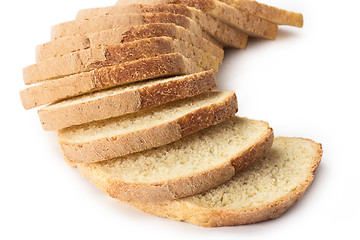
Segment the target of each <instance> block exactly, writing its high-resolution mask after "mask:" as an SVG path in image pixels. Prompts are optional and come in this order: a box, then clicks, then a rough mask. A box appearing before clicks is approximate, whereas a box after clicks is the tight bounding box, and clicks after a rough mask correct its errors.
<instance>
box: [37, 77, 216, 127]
mask: <svg viewBox="0 0 360 240" xmlns="http://www.w3.org/2000/svg"><path fill="white" fill-rule="evenodd" d="M215 87H216V80H215V74H214V72H213V71H207V72H201V73H197V74H193V75H188V76H184V77H180V78H179V77H177V78H174V79H173V80H171V81H167V82H159V83H157V84H155V85H148V86H144V87H141V88H140V87H139V88H136V89H132V90H129V91H125V92H119V93H117V94H112V95H105V96H102V97H101V98H97V99H91V100H87V101H85V102H84V101H81V102H76V103H73V104H71V105H65V106H61V107H51V106H50V107H44V108H42V109H40V110H39V111H38V114H39V117H40V121H41V124H42V126H43V128H44V130H47V131H54V130H59V129H62V128H66V127H70V126H73V125H80V124H83V123H88V122H92V121H97V120H102V119H107V118H112V117H117V116H121V115H124V114H128V113H133V112H137V111H140V110H143V109H147V108H151V107H154V106H158V105H161V104H165V103H168V102H171V101H174V100H177V99H182V98H186V97H191V96H195V95H197V94H200V93H202V92H205V91H208V90H211V89H213V88H215ZM90 96H91V95H90Z"/></svg>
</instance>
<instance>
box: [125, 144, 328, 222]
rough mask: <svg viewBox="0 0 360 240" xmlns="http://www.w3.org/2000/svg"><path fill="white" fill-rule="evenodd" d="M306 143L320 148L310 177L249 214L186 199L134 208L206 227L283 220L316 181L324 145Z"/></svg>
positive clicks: (150, 203)
mask: <svg viewBox="0 0 360 240" xmlns="http://www.w3.org/2000/svg"><path fill="white" fill-rule="evenodd" d="M301 139H302V138H301ZM306 140H307V141H309V142H311V144H313V145H314V147H315V148H316V153H315V154H314V157H313V166H312V168H311V169H309V175H308V177H307V178H306V180H305V181H304V182H303V183H301V184H300V185H299V186H298V187H297V188H296V190H295V191H293V192H291V193H289V194H288V195H286V196H283V197H282V198H280V199H278V200H276V201H275V202H273V203H271V204H268V205H265V206H260V207H254V208H249V209H246V210H242V209H215V208H205V207H200V206H198V205H196V204H194V203H191V202H188V201H186V199H184V200H181V199H179V200H173V201H163V202H155V203H152V202H148V203H137V202H132V203H130V204H131V205H133V206H134V207H136V208H139V209H141V210H143V211H144V212H147V213H151V214H153V215H157V216H160V217H167V218H170V219H173V220H176V221H186V222H189V223H192V224H196V225H200V226H203V227H221V226H234V225H243V224H251V223H256V222H261V221H266V220H270V219H274V218H277V217H280V216H281V215H282V214H283V213H284V212H285V211H286V210H288V209H289V208H290V207H292V206H293V205H294V204H295V203H296V202H298V201H299V200H300V199H301V198H302V196H303V195H304V193H305V192H306V190H307V189H308V188H309V186H310V185H311V182H312V181H313V179H314V174H313V173H314V171H315V170H316V168H317V166H318V165H319V163H320V161H321V157H322V148H321V144H318V143H315V142H314V141H312V140H309V139H306Z"/></svg>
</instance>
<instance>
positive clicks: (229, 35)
mask: <svg viewBox="0 0 360 240" xmlns="http://www.w3.org/2000/svg"><path fill="white" fill-rule="evenodd" d="M144 3H145V4H134V3H132V2H124V3H122V4H121V5H116V6H111V7H104V8H92V9H84V10H81V11H79V12H78V14H77V16H76V19H78V20H81V19H91V18H93V17H97V16H106V15H122V14H123V13H161V12H163V13H173V14H180V15H184V16H186V17H188V18H190V19H192V20H194V21H195V22H197V23H198V24H199V25H200V26H201V28H202V29H203V30H204V31H205V32H207V33H208V34H209V35H210V36H212V37H213V38H214V39H215V40H217V41H218V42H219V43H221V44H222V45H223V46H226V47H235V48H240V49H245V48H246V45H247V39H248V36H247V34H245V33H243V32H242V31H239V30H238V29H236V28H233V27H231V26H229V25H227V24H225V23H223V22H222V21H220V20H218V19H217V18H214V17H212V16H210V15H207V14H205V13H203V12H202V11H200V10H198V9H196V8H193V7H188V6H185V5H183V4H176V5H175V4H151V5H147V3H148V2H144Z"/></svg>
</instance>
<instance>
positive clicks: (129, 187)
mask: <svg viewBox="0 0 360 240" xmlns="http://www.w3.org/2000/svg"><path fill="white" fill-rule="evenodd" d="M272 140H273V131H272V129H271V128H270V127H269V125H268V124H267V123H265V122H261V121H255V120H249V119H245V118H238V117H233V118H231V119H229V120H227V121H225V122H223V123H220V124H218V125H215V126H212V127H209V128H207V129H204V130H202V131H200V132H196V133H194V134H192V135H190V136H187V137H185V138H183V139H181V140H179V141H176V142H174V143H171V144H169V145H165V146H162V147H159V148H156V149H151V150H147V151H144V152H141V153H136V154H132V155H129V156H126V157H122V158H117V159H114V160H110V161H105V162H101V163H93V164H77V167H78V169H79V170H80V172H81V173H82V174H84V175H85V176H87V177H88V178H89V179H90V181H91V182H93V183H94V184H95V185H96V186H97V187H98V188H100V189H102V190H103V191H105V192H106V193H108V194H109V195H110V196H111V197H113V198H117V199H119V200H121V201H131V202H149V201H161V200H164V199H168V200H170V199H177V198H181V197H185V196H190V195H194V194H196V193H201V192H203V191H206V190H209V189H211V188H213V187H216V186H218V185H219V184H222V183H224V182H226V181H228V180H230V179H231V177H232V176H234V175H235V172H237V171H240V170H241V169H243V168H244V167H246V166H248V165H249V164H251V163H252V162H254V161H256V160H257V159H260V158H262V157H264V156H265V154H266V152H267V151H268V150H269V149H270V147H271V144H272ZM145 206H146V205H145ZM169 209H170V208H169ZM174 210H175V209H174Z"/></svg>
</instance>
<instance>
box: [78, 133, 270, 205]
mask: <svg viewBox="0 0 360 240" xmlns="http://www.w3.org/2000/svg"><path fill="white" fill-rule="evenodd" d="M272 141H273V130H272V129H271V128H270V127H268V129H267V132H266V133H264V136H263V137H262V138H261V139H259V141H258V142H257V143H255V144H254V145H253V146H251V147H249V148H248V149H245V150H244V151H242V152H239V153H237V155H236V156H232V157H231V158H229V161H228V162H227V163H224V164H223V165H221V166H217V167H216V168H213V169H209V170H207V171H205V172H203V173H201V174H197V175H190V176H187V177H183V178H178V179H174V180H169V181H165V182H159V183H154V184H129V183H125V182H120V181H118V180H115V179H111V178H109V176H106V175H105V174H103V173H102V172H101V171H99V170H98V169H97V168H96V166H94V165H86V164H76V166H77V167H78V169H79V170H80V172H81V173H82V174H83V175H85V176H87V177H88V178H89V179H90V181H92V182H93V183H94V184H95V185H96V186H97V187H98V188H100V189H102V190H104V191H105V192H107V193H108V194H109V195H110V196H111V197H113V198H117V199H119V200H121V201H125V202H132V203H131V204H134V205H135V206H136V207H138V205H137V204H139V206H142V203H144V202H157V201H163V200H164V199H167V200H173V199H178V198H183V197H186V196H191V195H194V194H197V193H201V192H204V191H206V190H209V189H211V188H214V187H216V186H219V185H220V184H222V183H224V182H226V181H228V180H230V179H231V178H232V177H233V176H234V175H235V173H236V171H239V170H241V169H243V168H245V167H246V166H248V165H249V164H251V163H252V162H254V161H256V160H257V159H259V158H262V157H264V156H265V155H266V153H267V151H268V150H269V149H270V148H271V145H272ZM170 202H172V201H170ZM144 204H145V205H144V206H153V205H152V203H144ZM154 204H155V205H154V206H157V204H156V203H154ZM160 204H161V202H160ZM171 207H172V206H170V207H169V211H170V212H171Z"/></svg>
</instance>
